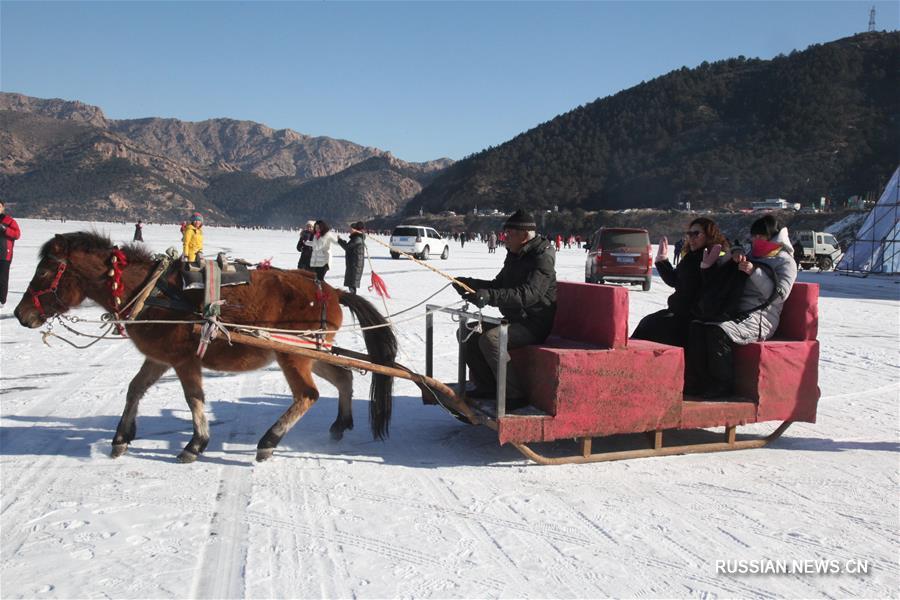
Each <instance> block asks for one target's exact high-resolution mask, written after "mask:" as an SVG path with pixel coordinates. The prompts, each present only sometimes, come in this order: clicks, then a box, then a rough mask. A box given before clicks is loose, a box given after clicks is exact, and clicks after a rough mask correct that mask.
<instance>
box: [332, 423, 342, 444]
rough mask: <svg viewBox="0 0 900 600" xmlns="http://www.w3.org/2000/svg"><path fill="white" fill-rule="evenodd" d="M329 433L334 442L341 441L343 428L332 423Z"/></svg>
mask: <svg viewBox="0 0 900 600" xmlns="http://www.w3.org/2000/svg"><path fill="white" fill-rule="evenodd" d="M328 431H329V433H331V439H332V440H334V441H335V442H339V441H341V439H342V438H343V437H344V430H343V429H341V428H340V427H338V426H337V425H332V426H331V429H329V430H328Z"/></svg>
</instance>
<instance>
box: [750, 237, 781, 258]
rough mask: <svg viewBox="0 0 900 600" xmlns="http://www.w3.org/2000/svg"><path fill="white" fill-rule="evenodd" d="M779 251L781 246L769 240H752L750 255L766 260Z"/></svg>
mask: <svg viewBox="0 0 900 600" xmlns="http://www.w3.org/2000/svg"><path fill="white" fill-rule="evenodd" d="M780 251H781V244H779V243H778V242H772V241H770V240H753V245H752V248H751V250H750V253H751V254H752V255H753V256H754V257H756V258H768V257H771V256H775V255H776V254H778V253H779V252H780Z"/></svg>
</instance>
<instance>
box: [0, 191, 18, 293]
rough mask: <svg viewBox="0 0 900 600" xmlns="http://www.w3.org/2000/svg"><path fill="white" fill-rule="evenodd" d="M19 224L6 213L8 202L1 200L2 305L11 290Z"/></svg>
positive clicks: (0, 281)
mask: <svg viewBox="0 0 900 600" xmlns="http://www.w3.org/2000/svg"><path fill="white" fill-rule="evenodd" d="M20 233H21V232H20V231H19V224H18V223H16V220H15V219H13V218H12V217H11V216H9V215H8V214H6V203H4V202H3V200H0V307H2V306H3V305H4V304H6V293H7V292H8V291H9V264H10V263H11V262H12V257H13V244H15V242H16V240H17V239H19V235H20Z"/></svg>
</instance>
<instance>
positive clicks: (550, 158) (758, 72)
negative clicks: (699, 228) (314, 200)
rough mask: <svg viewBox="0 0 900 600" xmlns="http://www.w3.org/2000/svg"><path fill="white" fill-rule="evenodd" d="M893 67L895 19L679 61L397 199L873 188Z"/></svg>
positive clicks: (536, 199) (435, 208)
mask: <svg viewBox="0 0 900 600" xmlns="http://www.w3.org/2000/svg"><path fill="white" fill-rule="evenodd" d="M898 73H900V32H897V31H893V32H886V33H885V32H871V33H863V34H858V35H855V36H853V37H848V38H844V39H840V40H836V41H833V42H829V43H826V44H817V45H813V46H810V47H809V48H807V49H806V50H803V51H794V52H791V53H790V54H789V55H779V56H777V57H775V58H774V59H772V60H760V59H748V58H745V57H743V56H739V57H736V58H732V59H728V60H723V61H718V62H714V63H706V62H704V63H702V64H701V65H699V66H698V67H696V68H693V69H688V68H686V67H684V68H681V69H678V70H675V71H672V72H670V73H668V74H666V75H663V76H660V77H658V78H656V79H653V80H652V81H647V82H643V83H641V84H639V85H637V86H635V87H632V88H629V89H627V90H623V91H621V92H619V93H617V94H615V95H613V96H609V97H607V98H602V99H598V100H596V101H594V102H591V103H589V104H586V105H584V106H580V107H578V108H575V109H573V110H571V111H569V112H567V113H565V114H561V115H559V116H557V117H555V118H554V119H552V120H550V121H548V122H546V123H543V124H541V125H539V126H537V127H535V128H533V129H531V130H529V131H526V132H524V133H522V134H520V135H518V136H516V137H515V138H513V139H512V140H509V141H508V142H506V143H504V144H502V145H500V146H497V147H495V148H488V149H485V150H483V151H481V152H478V153H476V154H474V155H472V156H470V157H467V158H465V159H463V160H460V161H459V162H457V163H455V164H454V165H452V166H451V167H449V168H447V169H446V170H444V171H442V172H441V173H440V174H439V175H438V177H436V178H435V180H434V181H433V182H432V183H431V184H430V185H428V186H427V187H426V188H425V189H424V190H423V191H422V192H421V193H420V194H419V195H418V196H417V197H416V198H414V199H413V200H412V201H411V202H410V203H409V204H407V206H406V212H407V214H415V213H418V212H419V211H420V210H424V211H425V212H431V213H439V212H441V211H444V210H452V211H455V212H458V213H462V212H468V211H470V210H471V209H473V208H475V207H478V208H480V209H481V208H485V209H490V208H496V209H501V210H505V211H509V210H512V209H514V208H516V207H518V206H525V207H528V208H531V209H532V210H540V209H544V210H552V209H553V208H554V207H559V208H560V209H572V210H574V209H583V210H618V209H623V208H677V207H678V206H679V204H680V205H682V206H683V205H684V203H687V202H689V203H690V205H691V207H692V208H694V209H697V208H700V209H704V208H705V209H717V208H729V207H734V208H740V207H749V205H750V202H751V201H753V200H760V199H763V198H774V197H782V198H787V199H789V200H791V201H794V202H801V203H803V204H809V203H810V202H813V201H815V202H818V200H819V198H820V197H822V196H825V197H827V198H829V199H832V200H836V201H838V203H839V202H842V201H846V199H847V197H848V196H851V195H856V194H860V195H865V194H866V193H867V192H869V193H874V194H875V195H876V196H877V194H878V193H880V191H881V189H882V186H883V185H884V184H885V183H886V182H887V179H888V178H889V177H890V175H891V173H892V172H893V170H894V169H895V168H896V166H897V163H898V149H900V93H898V85H897V83H898Z"/></svg>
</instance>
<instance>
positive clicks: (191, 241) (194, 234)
mask: <svg viewBox="0 0 900 600" xmlns="http://www.w3.org/2000/svg"><path fill="white" fill-rule="evenodd" d="M183 245H184V248H183V249H182V257H183V258H184V260H186V261H188V262H194V261H195V260H197V255H198V254H199V255H201V256H202V255H203V217H201V216H200V213H196V212H195V213H194V214H192V215H191V218H190V222H189V223H188V224H187V226H186V227H185V228H184V237H183Z"/></svg>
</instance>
